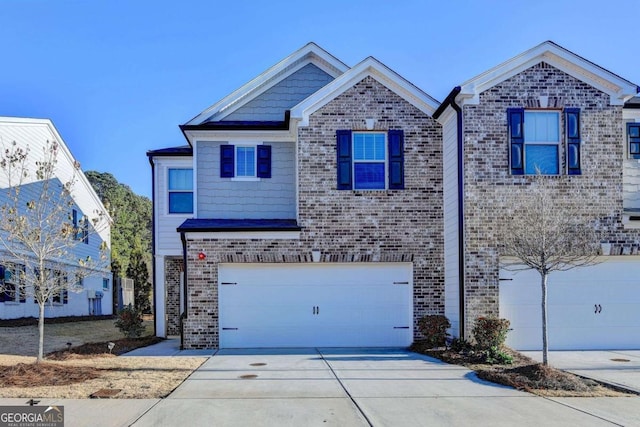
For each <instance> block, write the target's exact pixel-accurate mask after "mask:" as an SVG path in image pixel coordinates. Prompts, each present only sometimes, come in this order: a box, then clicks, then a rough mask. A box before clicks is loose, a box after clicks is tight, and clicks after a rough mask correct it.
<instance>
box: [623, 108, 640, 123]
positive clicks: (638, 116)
mask: <svg viewBox="0 0 640 427" xmlns="http://www.w3.org/2000/svg"><path fill="white" fill-rule="evenodd" d="M622 119H623V120H633V121H635V122H640V108H623V109H622Z"/></svg>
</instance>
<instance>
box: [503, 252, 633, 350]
mask: <svg viewBox="0 0 640 427" xmlns="http://www.w3.org/2000/svg"><path fill="white" fill-rule="evenodd" d="M601 261H602V262H601V263H599V264H596V265H593V266H590V267H582V268H576V269H573V270H569V271H564V272H554V273H551V275H550V276H549V281H548V326H549V329H548V332H549V349H551V350H596V349H640V257H624V258H622V257H621V258H618V259H613V258H602V259H601ZM500 279H501V280H500V316H501V317H504V318H507V319H509V320H510V321H511V328H512V331H511V332H509V335H508V338H507V345H509V346H510V347H512V348H515V349H518V350H539V349H541V348H542V326H541V325H542V314H541V313H542V311H541V307H540V304H541V289H540V275H539V274H538V273H537V272H535V271H531V270H527V271H521V272H512V271H504V270H502V271H501V272H500Z"/></svg>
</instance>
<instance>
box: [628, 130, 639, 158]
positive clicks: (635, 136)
mask: <svg viewBox="0 0 640 427" xmlns="http://www.w3.org/2000/svg"><path fill="white" fill-rule="evenodd" d="M627 139H628V141H629V158H630V159H640V123H627Z"/></svg>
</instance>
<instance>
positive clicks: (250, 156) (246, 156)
mask: <svg viewBox="0 0 640 427" xmlns="http://www.w3.org/2000/svg"><path fill="white" fill-rule="evenodd" d="M236 163H237V176H256V149H255V147H237V148H236Z"/></svg>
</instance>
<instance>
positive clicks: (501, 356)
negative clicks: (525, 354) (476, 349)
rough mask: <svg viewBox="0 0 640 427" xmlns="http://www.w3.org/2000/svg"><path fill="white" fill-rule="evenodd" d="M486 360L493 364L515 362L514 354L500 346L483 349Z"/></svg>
mask: <svg viewBox="0 0 640 427" xmlns="http://www.w3.org/2000/svg"><path fill="white" fill-rule="evenodd" d="M483 354H484V360H485V362H486V363H489V364H491V365H511V364H512V363H513V356H511V355H510V354H508V353H505V352H504V351H502V350H501V349H499V348H498V347H491V348H490V349H488V350H484V351H483Z"/></svg>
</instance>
